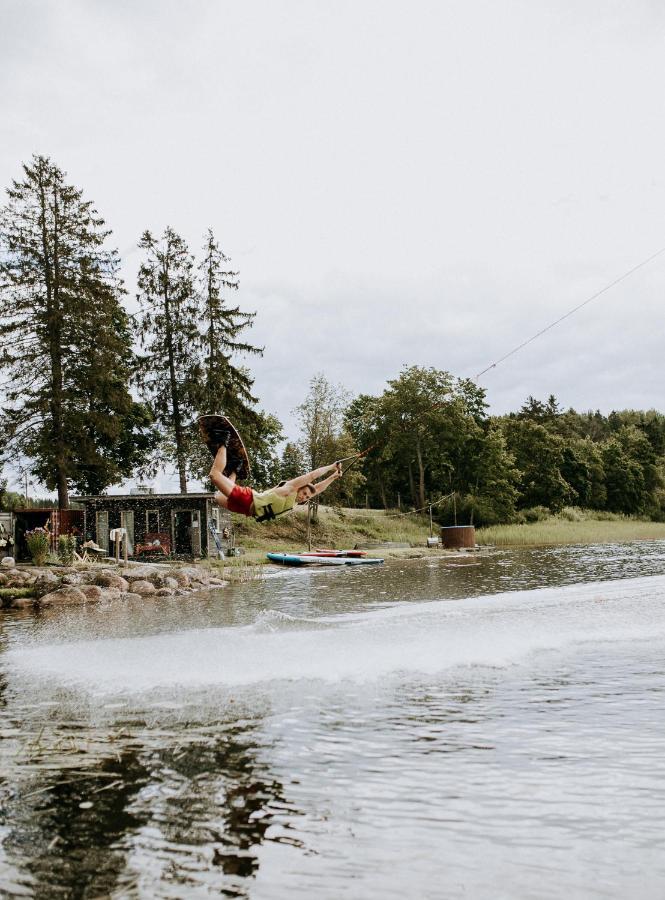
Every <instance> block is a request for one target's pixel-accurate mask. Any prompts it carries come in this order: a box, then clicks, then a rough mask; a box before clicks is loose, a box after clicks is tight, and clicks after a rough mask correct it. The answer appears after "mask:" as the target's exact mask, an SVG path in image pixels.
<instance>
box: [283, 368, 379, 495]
mask: <svg viewBox="0 0 665 900" xmlns="http://www.w3.org/2000/svg"><path fill="white" fill-rule="evenodd" d="M350 400H351V398H350V395H349V393H348V392H347V391H346V390H345V389H344V388H343V387H342V386H341V385H333V384H331V383H330V382H329V381H328V380H327V378H326V377H325V376H324V375H322V374H318V375H315V376H314V377H313V378H312V379H311V381H310V383H309V391H308V393H307V396H306V397H305V399H304V400H303V402H302V403H301V404H300V405H299V406H298V407H297V408H296V409H295V410H294V414H295V415H296V416H297V417H298V421H299V425H300V435H301V437H300V441H299V442H298V445H297V449H298V451H299V454H300V456H301V458H302V460H303V461H304V463H305V467H304V469H303V470H302V471H301V472H300V473H299V474H304V472H306V471H307V470H309V471H312V470H313V469H318V468H319V467H320V466H325V465H329V464H330V463H333V462H335V460H337V459H344V458H345V457H347V456H353V455H354V454H355V453H356V452H357V450H356V448H355V444H354V439H353V435H352V434H351V433H350V432H349V430H348V429H347V428H346V424H345V411H346V409H347V407H348V405H349V403H350ZM363 483H364V477H363V475H362V472H361V469H360V468H359V467H357V466H353V467H351V468H350V469H349V471H348V472H347V473H346V475H345V476H344V477H343V478H340V479H338V480H337V481H335V482H334V483H333V484H332V485H331V486H330V487H329V488H328V489H327V491H326V493H325V503H326V504H331V505H346V504H349V503H350V502H351V501H352V498H353V496H354V492H355V491H357V490H358V489H359V487H360V485H362V484H363Z"/></svg>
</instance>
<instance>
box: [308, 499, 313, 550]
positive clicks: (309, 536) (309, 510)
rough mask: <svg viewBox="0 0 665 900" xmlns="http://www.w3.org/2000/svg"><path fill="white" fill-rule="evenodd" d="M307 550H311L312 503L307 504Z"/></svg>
mask: <svg viewBox="0 0 665 900" xmlns="http://www.w3.org/2000/svg"><path fill="white" fill-rule="evenodd" d="M307 549H308V550H311V549H312V501H311V500H310V501H309V502H308V503H307Z"/></svg>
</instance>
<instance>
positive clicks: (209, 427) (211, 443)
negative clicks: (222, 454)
mask: <svg viewBox="0 0 665 900" xmlns="http://www.w3.org/2000/svg"><path fill="white" fill-rule="evenodd" d="M199 431H200V433H201V440H202V441H203V443H204V444H205V445H206V447H207V448H208V450H209V451H210V453H211V455H212V456H213V457H214V456H217V451H218V450H219V448H220V447H221V445H222V443H223V435H224V433H225V432H226V431H229V432H231V437H230V438H229V442H228V444H227V445H226V454H227V460H226V468H225V469H224V474H225V475H227V476H230V475H232V474H233V472H236V473H237V478H238V480H239V481H240V480H243V481H244V480H246V479H247V478H249V475H250V467H249V457H248V456H247V451H246V450H245V445H244V444H243V442H242V438H241V437H240V435H239V434H238V430H237V429H236V427H235V425H234V424H233V422H231V421H230V419H227V418H226V416H216V415H209V416H200V417H199Z"/></svg>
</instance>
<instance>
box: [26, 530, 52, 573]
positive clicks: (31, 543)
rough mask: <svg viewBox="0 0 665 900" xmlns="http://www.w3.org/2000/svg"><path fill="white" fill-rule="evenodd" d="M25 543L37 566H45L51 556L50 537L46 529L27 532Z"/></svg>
mask: <svg viewBox="0 0 665 900" xmlns="http://www.w3.org/2000/svg"><path fill="white" fill-rule="evenodd" d="M25 541H26V544H27V545H28V552H29V554H30V558H31V559H32V561H33V563H34V564H35V565H36V566H43V565H44V563H45V562H46V559H47V557H48V555H49V550H50V535H49V532H48V531H47V530H46V529H45V528H34V529H33V530H32V531H26V533H25Z"/></svg>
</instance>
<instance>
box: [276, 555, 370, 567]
mask: <svg viewBox="0 0 665 900" xmlns="http://www.w3.org/2000/svg"><path fill="white" fill-rule="evenodd" d="M267 557H268V559H269V560H270V561H271V562H275V563H280V565H283V566H360V565H372V564H376V563H382V562H383V560H382V559H370V558H368V557H360V558H359V557H349V556H316V555H314V554H309V553H268V554H267Z"/></svg>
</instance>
